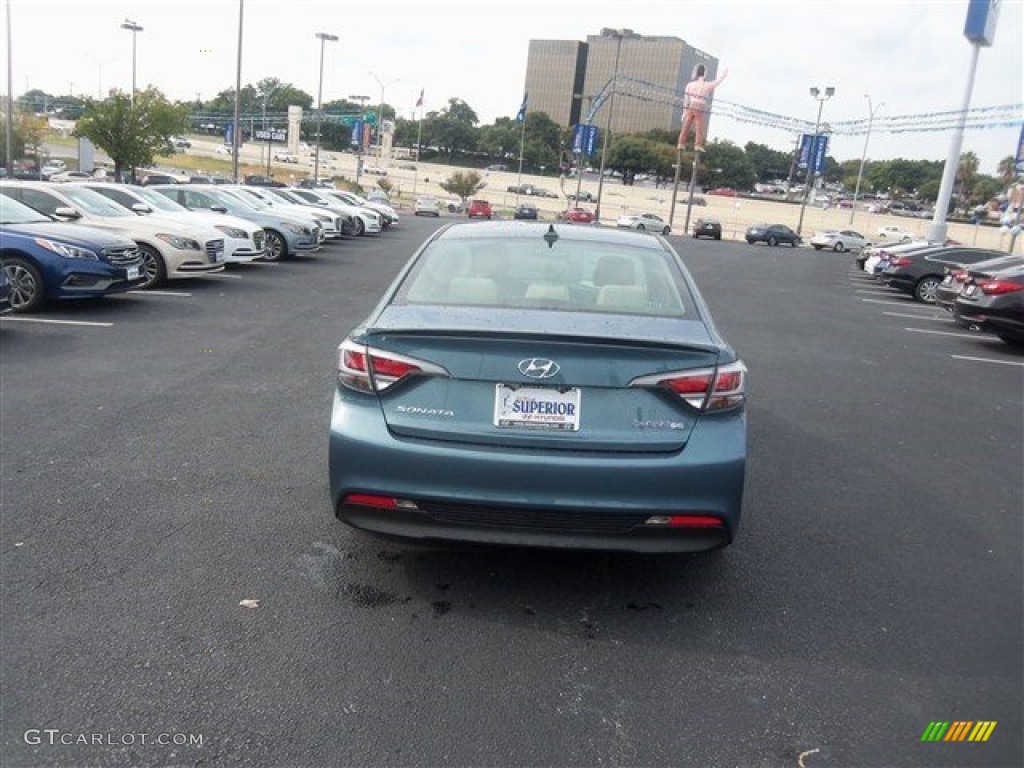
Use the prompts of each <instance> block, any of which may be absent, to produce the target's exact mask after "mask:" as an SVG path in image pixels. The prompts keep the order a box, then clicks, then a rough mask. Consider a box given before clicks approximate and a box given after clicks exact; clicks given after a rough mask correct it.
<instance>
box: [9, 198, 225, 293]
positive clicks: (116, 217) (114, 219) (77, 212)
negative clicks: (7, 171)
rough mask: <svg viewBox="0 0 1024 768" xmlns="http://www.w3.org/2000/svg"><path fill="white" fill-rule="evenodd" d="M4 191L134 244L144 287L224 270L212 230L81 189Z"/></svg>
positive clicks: (216, 233)
mask: <svg viewBox="0 0 1024 768" xmlns="http://www.w3.org/2000/svg"><path fill="white" fill-rule="evenodd" d="M0 191H2V192H3V194H5V195H7V196H8V197H13V198H14V199H15V200H18V201H19V202H22V203H24V204H25V205H27V206H29V207H30V208H35V209H36V210H37V211H39V212H41V213H45V214H46V215H48V216H53V217H54V218H57V219H63V220H65V221H74V222H75V223H76V224H83V225H85V226H89V227H96V228H97V229H105V230H107V231H108V232H114V233H116V234H119V235H125V236H127V237H129V238H131V239H132V240H134V241H135V242H136V243H137V244H138V246H139V253H140V254H141V255H142V262H143V270H144V272H145V274H146V281H145V283H143V285H142V286H141V287H144V288H148V287H150V286H153V285H158V284H159V283H161V282H163V281H164V280H165V279H169V278H184V277H195V276H196V275H201V274H205V273H207V272H219V271H221V270H223V269H224V235H223V234H222V233H221V232H220V231H218V230H216V229H214V228H213V227H211V226H208V225H205V224H202V223H197V224H192V223H189V222H184V221H181V220H180V219H168V218H165V217H162V216H138V215H137V214H134V213H132V212H131V211H129V210H128V209H127V208H124V207H123V206H121V205H118V204H117V203H115V202H114V201H112V200H109V199H107V198H106V197H104V196H103V195H101V194H99V193H98V192H93V191H92V190H91V189H86V188H84V187H82V186H80V185H78V184H54V183H51V182H46V181H16V182H13V181H12V182H4V184H3V186H0Z"/></svg>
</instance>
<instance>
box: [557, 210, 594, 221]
mask: <svg viewBox="0 0 1024 768" xmlns="http://www.w3.org/2000/svg"><path fill="white" fill-rule="evenodd" d="M562 218H563V219H565V220H566V221H571V222H572V223H574V224H591V223H593V221H594V214H593V213H591V212H590V211H588V210H587V209H586V208H580V207H578V206H577V207H576V208H570V209H568V210H567V211H566V212H565V213H563V214H562Z"/></svg>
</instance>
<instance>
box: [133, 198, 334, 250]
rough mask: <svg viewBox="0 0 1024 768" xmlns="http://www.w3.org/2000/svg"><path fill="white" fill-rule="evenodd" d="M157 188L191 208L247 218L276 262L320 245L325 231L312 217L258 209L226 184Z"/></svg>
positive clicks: (315, 248) (316, 248)
mask: <svg viewBox="0 0 1024 768" xmlns="http://www.w3.org/2000/svg"><path fill="white" fill-rule="evenodd" d="M150 189H155V190H156V191H157V192H159V193H160V194H162V195H165V196H167V197H169V198H170V199H171V200H174V201H175V202H176V203H179V204H180V205H184V206H185V207H186V208H190V209H192V210H195V211H198V210H209V211H216V212H217V213H226V214H230V215H231V216H237V217H238V218H240V219H247V220H248V221H251V222H254V223H256V224H258V225H259V226H260V227H262V228H263V231H264V232H265V233H266V243H267V249H266V253H265V254H264V257H263V258H265V259H267V260H268V261H277V260H278V259H285V258H288V257H289V256H294V255H295V254H298V253H311V252H313V251H316V250H318V249H319V248H320V241H321V240H322V239H323V233H322V231H321V229H320V225H319V224H317V223H316V221H315V220H314V219H312V218H311V217H309V216H302V215H298V214H294V213H286V212H284V211H273V210H268V209H264V208H258V207H256V205H254V204H253V203H250V202H249V201H248V200H246V199H244V198H242V197H240V196H239V195H237V194H235V193H234V192H232V191H231V189H230V188H228V187H227V186H226V185H223V184H157V185H155V186H153V187H150Z"/></svg>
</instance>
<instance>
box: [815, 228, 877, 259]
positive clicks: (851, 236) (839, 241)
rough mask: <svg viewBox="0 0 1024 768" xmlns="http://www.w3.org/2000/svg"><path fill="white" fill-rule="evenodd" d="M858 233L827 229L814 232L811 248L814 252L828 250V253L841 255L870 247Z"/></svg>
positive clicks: (868, 241)
mask: <svg viewBox="0 0 1024 768" xmlns="http://www.w3.org/2000/svg"><path fill="white" fill-rule="evenodd" d="M871 244H872V243H871V241H870V240H868V239H867V238H866V237H864V235H862V234H861V233H860V232H854V231H853V230H852V229H827V230H825V231H824V232H815V233H814V237H812V238H811V246H812V247H813V248H814V250H816V251H820V250H822V249H824V248H828V249H829V250H830V251H835V252H836V253H842V252H843V251H859V250H861V249H862V248H867V247H868V246H869V245H871Z"/></svg>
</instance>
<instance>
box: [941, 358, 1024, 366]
mask: <svg viewBox="0 0 1024 768" xmlns="http://www.w3.org/2000/svg"><path fill="white" fill-rule="evenodd" d="M950 357H952V358H953V359H954V360H970V361H971V362H972V363H996V364H997V365H1015V366H1017V367H1018V368H1024V361H1021V362H1018V361H1016V360H995V359H993V358H991V357H970V356H968V355H950Z"/></svg>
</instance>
